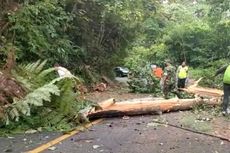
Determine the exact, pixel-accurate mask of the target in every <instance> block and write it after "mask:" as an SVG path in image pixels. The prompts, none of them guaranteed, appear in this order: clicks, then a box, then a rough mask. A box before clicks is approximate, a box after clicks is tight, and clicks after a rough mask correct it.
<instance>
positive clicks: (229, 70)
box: [215, 65, 230, 116]
mask: <svg viewBox="0 0 230 153" xmlns="http://www.w3.org/2000/svg"><path fill="white" fill-rule="evenodd" d="M221 73H224V78H223V83H224V87H223V90H224V99H223V103H222V114H223V115H224V116H225V115H227V114H230V111H229V109H228V104H229V96H230V65H225V66H223V67H221V68H220V69H218V70H217V71H216V74H215V76H217V75H219V74H221Z"/></svg>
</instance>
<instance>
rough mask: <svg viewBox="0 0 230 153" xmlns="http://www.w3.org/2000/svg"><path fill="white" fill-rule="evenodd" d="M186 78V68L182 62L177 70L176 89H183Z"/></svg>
mask: <svg viewBox="0 0 230 153" xmlns="http://www.w3.org/2000/svg"><path fill="white" fill-rule="evenodd" d="M187 77H188V66H187V65H186V63H185V62H182V64H181V65H180V66H179V67H178V69H177V87H178V88H185V82H186V80H187Z"/></svg>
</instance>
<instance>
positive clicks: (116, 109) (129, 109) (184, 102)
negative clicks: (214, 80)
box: [88, 98, 220, 119]
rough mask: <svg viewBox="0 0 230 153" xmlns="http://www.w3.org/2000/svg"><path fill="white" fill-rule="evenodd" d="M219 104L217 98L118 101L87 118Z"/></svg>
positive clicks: (141, 113)
mask: <svg viewBox="0 0 230 153" xmlns="http://www.w3.org/2000/svg"><path fill="white" fill-rule="evenodd" d="M199 104H207V105H219V104H220V102H219V99H201V98H195V99H168V100H156V101H139V102H138V101H135V102H118V103H114V104H113V105H111V106H109V107H106V108H103V109H102V110H99V111H95V112H91V113H89V114H88V118H89V119H97V118H106V117H118V116H125V115H127V116H133V115H146V114H159V113H161V112H172V111H179V110H189V109H191V108H193V107H194V106H196V105H199Z"/></svg>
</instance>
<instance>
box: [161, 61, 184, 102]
mask: <svg viewBox="0 0 230 153" xmlns="http://www.w3.org/2000/svg"><path fill="white" fill-rule="evenodd" d="M165 65H166V67H165V69H164V74H163V77H162V90H163V94H164V97H165V99H168V98H169V97H168V94H169V93H170V92H171V93H174V94H176V95H177V97H178V98H180V96H179V94H178V92H177V90H176V68H175V67H174V66H172V65H171V62H170V60H166V61H165Z"/></svg>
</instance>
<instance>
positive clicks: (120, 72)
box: [113, 67, 129, 77]
mask: <svg viewBox="0 0 230 153" xmlns="http://www.w3.org/2000/svg"><path fill="white" fill-rule="evenodd" d="M113 71H114V72H115V74H116V76H117V77H127V76H128V74H129V69H128V68H124V67H115V68H114V69H113Z"/></svg>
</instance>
